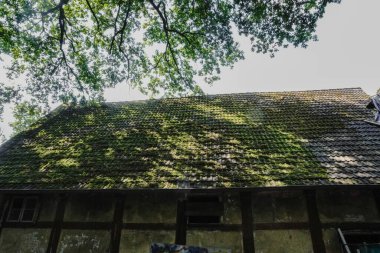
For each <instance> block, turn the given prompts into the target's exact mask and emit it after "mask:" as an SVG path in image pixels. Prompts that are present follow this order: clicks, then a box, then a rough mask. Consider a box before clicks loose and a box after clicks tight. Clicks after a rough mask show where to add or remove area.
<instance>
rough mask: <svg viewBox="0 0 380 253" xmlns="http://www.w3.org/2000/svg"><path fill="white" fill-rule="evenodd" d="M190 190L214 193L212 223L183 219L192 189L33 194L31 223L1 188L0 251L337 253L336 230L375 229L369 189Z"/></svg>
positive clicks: (378, 221)
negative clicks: (16, 217) (177, 248)
mask: <svg viewBox="0 0 380 253" xmlns="http://www.w3.org/2000/svg"><path fill="white" fill-rule="evenodd" d="M195 192H196V194H201V195H210V194H211V195H215V196H218V198H219V199H220V202H221V203H222V205H223V208H222V211H223V214H222V216H221V219H220V222H219V223H218V224H209V223H204V224H202V223H197V224H188V223H187V220H186V217H185V216H186V214H187V212H188V210H187V209H186V201H187V198H188V196H191V195H193V194H194V191H141V192H139V191H134V192H132V191H131V192H113V193H112V192H105V193H99V192H96V193H95V192H94V193H81V192H76V193H74V192H67V193H52V194H48V193H38V194H35V195H37V196H38V197H39V199H40V210H39V215H38V217H37V219H36V221H35V222H32V223H19V222H8V221H7V220H6V218H7V215H6V214H7V211H8V210H7V209H9V201H7V200H9V199H10V198H11V197H12V196H14V195H15V194H9V193H7V194H2V195H1V196H0V200H1V201H2V206H3V208H2V210H3V220H2V221H1V228H0V233H1V234H0V252H9V253H12V252H27V253H35V252H38V253H40V252H41V253H42V252H49V253H55V252H60V253H82V252H93V253H97V252H99V253H103V252H112V253H114V252H122V253H129V252H131V253H149V252H150V245H151V244H152V243H160V242H162V243H177V244H186V245H193V246H202V247H211V248H227V249H231V250H232V253H243V252H244V253H245V252H256V253H267V252H268V253H277V252H278V253H279V252H292V253H298V252H299V253H307V252H318V253H323V252H326V253H335V252H341V251H340V250H341V247H340V244H339V240H338V236H337V232H336V228H342V229H372V230H379V229H380V216H379V208H378V201H377V200H378V193H377V191H374V190H352V189H345V190H342V189H339V188H334V189H327V190H326V189H324V190H310V189H308V190H293V189H288V190H284V189H282V190H281V191H276V190H267V191H263V190H248V189H247V190H240V191H239V190H233V191H227V190H224V191H213V190H210V191H206V190H204V191H199V193H198V192H197V191H195ZM16 195H17V194H16ZM192 212H194V211H192ZM208 212H210V211H208ZM211 212H212V211H211Z"/></svg>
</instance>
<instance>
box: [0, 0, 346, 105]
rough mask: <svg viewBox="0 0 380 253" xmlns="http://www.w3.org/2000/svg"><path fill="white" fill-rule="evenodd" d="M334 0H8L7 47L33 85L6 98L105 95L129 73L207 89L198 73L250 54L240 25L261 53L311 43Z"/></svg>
mask: <svg viewBox="0 0 380 253" xmlns="http://www.w3.org/2000/svg"><path fill="white" fill-rule="evenodd" d="M331 2H339V0H281V1H279V0H146V1H142V0H2V1H0V54H2V55H7V56H8V57H10V58H11V59H12V63H11V66H10V67H9V69H8V76H9V77H10V78H15V77H17V76H20V75H24V76H25V77H26V84H25V85H20V86H18V87H13V90H12V91H8V93H7V96H5V95H3V94H1V95H0V104H1V103H3V102H4V100H7V99H8V100H9V99H10V98H14V97H15V94H16V93H17V91H18V92H20V90H22V92H24V93H26V94H29V96H30V97H32V98H34V99H35V100H36V101H38V102H42V103H46V102H47V101H61V102H69V101H71V102H78V101H79V100H86V99H87V100H88V99H93V98H100V97H101V95H102V91H103V90H104V89H105V88H107V87H114V86H115V85H116V84H118V83H121V82H125V81H126V82H128V83H129V84H130V85H131V86H132V87H134V88H138V89H140V90H141V91H143V92H146V93H152V94H155V93H158V92H165V93H166V94H168V95H175V94H176V95H178V94H184V93H188V92H200V88H199V86H198V85H197V84H196V83H195V81H194V80H195V78H196V77H203V78H204V79H205V80H206V82H207V83H212V82H213V81H215V80H217V78H218V74H219V72H220V68H221V67H223V66H229V67H232V66H233V64H234V63H235V62H237V61H238V60H240V59H242V58H243V53H242V51H241V50H240V49H239V45H238V43H237V42H236V40H235V38H234V32H235V31H236V33H237V34H240V35H244V36H248V37H249V38H250V39H251V42H252V51H255V52H259V53H270V54H274V53H275V52H276V51H277V50H278V49H279V48H281V47H287V46H288V45H294V46H302V47H306V45H307V42H308V41H310V40H313V39H316V36H315V28H316V23H317V21H318V19H319V18H320V17H322V15H323V13H324V10H325V7H326V5H327V4H328V3H331ZM21 87H22V89H21ZM0 89H11V87H5V86H0ZM9 92H11V93H12V94H10V93H9ZM11 95H13V96H11ZM2 97H3V98H2ZM5 102H7V101H5Z"/></svg>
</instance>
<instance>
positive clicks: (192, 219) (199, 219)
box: [187, 216, 220, 224]
mask: <svg viewBox="0 0 380 253" xmlns="http://www.w3.org/2000/svg"><path fill="white" fill-rule="evenodd" d="M187 222H188V223H189V224H202V223H205V224H213V223H220V216H189V217H188V218H187Z"/></svg>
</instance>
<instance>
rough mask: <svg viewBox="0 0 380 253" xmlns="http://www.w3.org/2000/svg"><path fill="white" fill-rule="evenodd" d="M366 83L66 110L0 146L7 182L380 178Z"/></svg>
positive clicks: (64, 184)
mask: <svg viewBox="0 0 380 253" xmlns="http://www.w3.org/2000/svg"><path fill="white" fill-rule="evenodd" d="M368 99H369V96H368V95H366V94H365V93H364V92H363V91H362V90H361V89H359V88H350V89H334V90H317V91H299V92H268V93H244V94H228V95H210V96H200V97H185V98H170V99H160V100H147V101H137V102H125V103H106V104H103V105H100V106H86V107H67V108H63V107H61V108H60V109H58V110H57V111H55V112H54V113H52V114H51V115H49V116H48V117H47V118H46V119H45V120H43V121H42V122H40V123H39V124H37V125H35V126H34V128H33V129H31V130H29V131H27V132H24V133H22V134H20V135H18V136H16V137H15V138H13V139H11V140H10V141H9V142H8V143H6V144H5V145H3V146H2V148H1V149H0V188H1V189H10V188H21V189H108V188H112V189H114V188H115V189H120V188H121V189H123V188H197V187H201V188H210V187H221V188H225V187H256V186H279V185H320V184H350V185H352V184H378V183H379V182H380V127H377V126H375V125H371V124H368V123H366V122H364V121H363V120H365V119H371V118H372V117H373V115H372V114H371V112H370V111H369V110H367V109H366V104H367V103H368Z"/></svg>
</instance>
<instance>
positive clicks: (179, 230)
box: [175, 199, 187, 245]
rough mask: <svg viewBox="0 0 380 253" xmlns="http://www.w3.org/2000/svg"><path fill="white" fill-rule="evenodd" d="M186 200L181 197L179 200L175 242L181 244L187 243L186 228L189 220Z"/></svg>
mask: <svg viewBox="0 0 380 253" xmlns="http://www.w3.org/2000/svg"><path fill="white" fill-rule="evenodd" d="M185 208H186V205H185V200H183V199H181V200H178V202H177V224H176V233H175V243H176V244H180V245H185V244H186V228H187V220H186V215H185Z"/></svg>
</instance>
